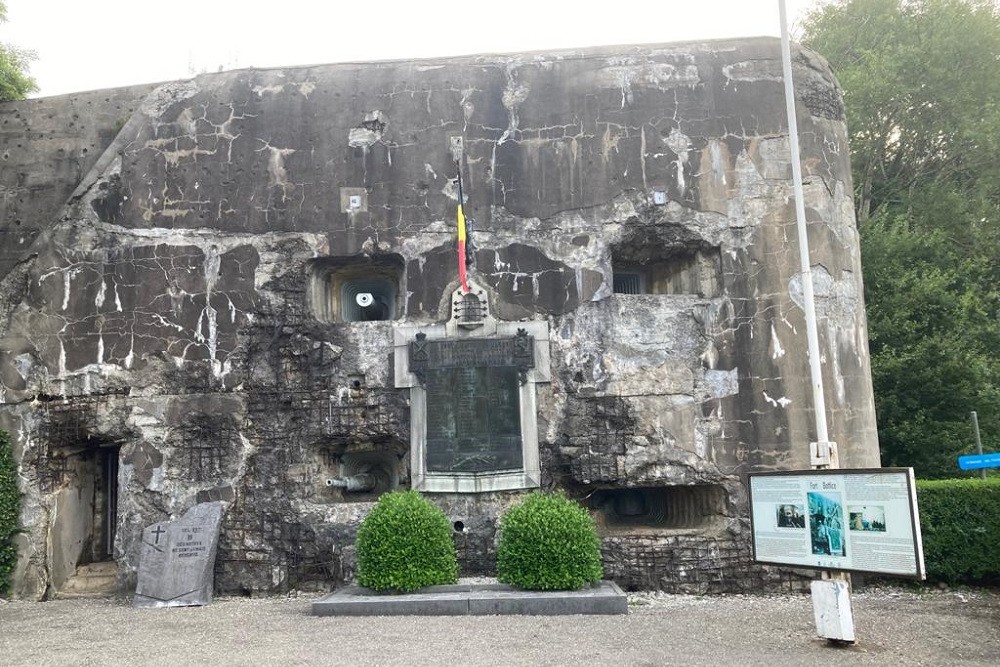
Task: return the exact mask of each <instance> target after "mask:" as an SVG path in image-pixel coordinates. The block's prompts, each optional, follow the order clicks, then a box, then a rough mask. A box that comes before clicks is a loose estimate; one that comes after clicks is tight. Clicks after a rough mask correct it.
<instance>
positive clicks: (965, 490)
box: [917, 477, 1000, 584]
mask: <svg viewBox="0 0 1000 667" xmlns="http://www.w3.org/2000/svg"><path fill="white" fill-rule="evenodd" d="M917 502H918V505H919V507H920V532H921V533H922V535H923V538H924V562H925V564H926V565H927V575H928V577H930V578H931V579H935V580H940V581H947V582H951V583H968V584H983V583H997V582H1000V478H996V477H993V478H988V479H941V480H919V481H917Z"/></svg>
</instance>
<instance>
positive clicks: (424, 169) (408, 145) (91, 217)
mask: <svg viewBox="0 0 1000 667" xmlns="http://www.w3.org/2000/svg"><path fill="white" fill-rule="evenodd" d="M793 69H794V75H795V78H796V86H797V97H798V99H797V109H798V123H799V127H800V133H801V141H802V150H803V165H804V170H805V175H806V183H805V197H806V210H807V215H808V218H809V227H810V235H811V239H810V241H811V244H812V261H813V269H814V276H815V280H816V292H817V298H818V304H817V311H818V315H819V318H820V344H821V350H822V355H823V372H824V383H825V387H826V391H827V396H828V402H829V419H830V430H831V437H832V438H833V439H835V440H836V441H837V442H838V443H839V444H840V446H841V456H842V460H843V462H844V463H845V464H846V465H848V466H852V467H869V466H877V465H878V462H879V459H878V445H877V440H876V431H875V415H874V406H873V400H872V390H871V380H870V373H869V362H868V356H867V333H866V324H865V316H864V309H863V302H862V288H861V271H860V259H859V251H858V237H857V233H856V230H855V226H854V216H853V208H852V200H851V182H850V169H849V157H848V150H847V143H846V130H845V122H844V115H843V105H842V102H841V98H840V93H839V90H838V87H837V85H836V82H835V80H834V79H833V77H832V75H831V73H830V71H829V69H828V67H827V66H826V64H825V63H824V62H823V61H822V59H820V58H819V57H817V56H816V55H815V54H812V53H810V52H808V51H805V50H796V51H795V54H794V67H793ZM0 134H2V135H3V137H4V149H3V151H4V152H3V155H2V160H0V192H2V193H3V197H2V198H0V238H2V239H3V243H2V245H0V428H3V429H5V430H7V431H9V432H10V433H11V434H12V436H13V439H14V442H15V456H16V458H17V459H18V461H19V466H20V479H21V483H22V485H23V491H24V494H25V496H24V509H23V524H24V527H25V532H24V534H22V535H20V536H19V540H20V561H19V566H18V569H17V572H16V575H15V585H16V591H15V593H16V594H18V595H21V596H26V597H31V596H43V595H46V594H57V593H59V592H60V591H61V590H64V589H66V588H67V587H68V586H70V584H71V582H72V580H73V578H74V576H76V575H77V574H78V572H79V570H80V568H81V567H84V566H86V565H87V564H90V563H100V562H107V561H114V562H115V563H116V564H117V568H116V572H117V574H116V577H117V582H116V583H117V587H118V588H119V590H122V591H129V590H133V589H134V585H135V576H136V575H135V572H136V565H137V562H136V561H137V558H138V553H139V543H140V540H141V535H142V529H143V527H144V526H145V525H148V524H150V523H153V522H156V521H161V520H164V519H168V518H171V517H177V516H180V515H181V514H183V513H184V511H186V510H187V509H189V508H190V507H191V506H192V505H193V504H195V503H197V502H200V501H207V500H225V501H228V503H229V507H228V510H227V512H226V515H225V518H224V520H223V527H222V532H221V537H220V544H219V553H218V560H217V572H216V586H217V588H218V589H219V590H221V591H228V592H241V591H273V590H285V589H288V588H293V587H307V586H310V585H316V584H319V585H325V584H329V583H331V582H337V581H342V580H344V579H346V578H349V577H350V576H351V574H352V568H353V563H354V559H353V547H352V543H353V536H354V533H355V531H356V528H357V525H358V523H359V521H360V520H361V518H363V516H364V515H365V513H366V512H367V510H368V508H369V507H370V506H371V503H372V502H373V501H374V500H375V498H377V496H378V494H379V493H381V492H383V491H385V490H388V489H393V488H409V487H411V486H412V487H414V488H420V489H422V490H424V491H426V492H427V493H430V494H432V498H433V499H434V500H435V502H438V503H439V504H440V505H441V506H442V507H443V508H444V509H445V511H446V513H447V514H448V515H449V516H450V517H451V518H452V519H453V521H454V526H455V540H456V544H457V546H458V550H459V555H460V559H461V562H462V566H463V568H464V569H465V571H467V572H472V573H488V572H490V571H492V568H493V566H494V560H493V557H494V556H493V552H494V543H495V537H496V530H497V524H498V518H499V516H500V515H501V514H502V511H503V510H504V509H505V508H506V507H507V506H509V505H510V504H511V503H512V502H514V500H516V498H517V497H518V496H519V495H520V494H521V493H522V492H523V490H524V489H530V488H534V487H541V488H543V489H562V490H564V491H566V492H567V493H568V494H570V495H571V496H573V497H575V498H578V499H580V500H581V502H583V503H585V504H586V505H587V506H588V507H589V508H590V509H591V510H592V512H593V513H594V515H595V517H596V519H597V521H598V524H599V527H600V530H601V535H602V540H603V555H604V560H605V570H606V574H607V575H608V576H609V577H610V578H613V579H615V580H617V581H618V582H619V583H621V584H623V585H624V586H626V587H630V588H638V587H648V588H660V589H665V590H674V591H699V592H701V591H723V590H743V589H747V588H750V587H757V586H761V585H767V584H773V583H778V582H781V581H782V579H783V578H784V577H785V576H786V575H784V574H782V573H781V572H778V571H774V570H768V569H766V568H762V567H758V566H755V565H754V564H753V563H752V562H751V560H750V549H749V539H748V537H749V535H748V532H749V529H748V522H747V520H746V519H745V517H746V516H747V511H746V492H745V488H744V485H743V482H742V481H741V475H742V474H744V473H746V472H748V471H752V470H770V469H780V468H793V467H807V466H808V448H807V443H808V442H809V441H810V440H811V439H815V438H814V433H813V431H812V428H811V424H812V423H813V420H812V408H811V400H810V393H809V369H808V359H807V356H806V341H805V325H804V321H803V316H802V310H801V308H800V300H801V296H800V295H801V289H800V282H799V280H800V275H799V269H798V255H797V245H796V243H797V238H796V230H795V224H794V208H793V202H792V195H791V180H790V162H789V156H788V136H787V123H786V121H785V116H784V100H783V93H782V82H781V62H780V54H779V48H778V42H777V40H774V39H768V38H759V39H747V40H738V41H721V42H709V43H685V44H669V45H659V46H641V47H640V46H636V47H617V48H614V49H589V50H581V51H564V52H553V53H535V54H525V55H512V56H477V57H466V58H457V59H442V60H429V61H417V62H385V63H370V64H343V65H325V66H315V67H301V68H287V69H271V70H243V71H234V72H226V73H220V74H211V75H204V76H200V77H197V78H195V79H193V80H190V81H183V82H173V83H167V84H164V85H158V86H152V85H150V86H136V87H130V88H123V89H115V90H105V91H95V92H89V93H80V94H74V95H68V96H62V97H54V98H43V99H37V100H27V101H23V102H17V103H8V104H4V105H0ZM456 157H457V158H458V162H457V163H456V160H455V158H456ZM459 168H460V169H461V170H462V184H463V193H464V205H465V210H466V214H467V215H469V216H470V217H471V218H473V219H474V223H473V225H472V231H471V233H470V237H471V239H472V243H473V245H472V246H470V248H469V258H470V264H469V276H470V280H471V292H470V293H469V295H466V294H464V293H463V291H462V290H461V289H460V288H459V282H458V266H457V261H456V258H455V257H456V253H455V245H456V240H455V209H456V204H457V202H458V190H457V187H456V186H457V184H456V177H457V175H458V169H459ZM366 295H367V296H366ZM369 300H370V301H369ZM363 302H365V303H363ZM421 355H425V356H421Z"/></svg>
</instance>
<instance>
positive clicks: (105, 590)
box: [55, 561, 118, 598]
mask: <svg viewBox="0 0 1000 667" xmlns="http://www.w3.org/2000/svg"><path fill="white" fill-rule="evenodd" d="M117 575H118V564H117V563H115V562H114V561H111V562H106V563H88V564H86V565H80V566H78V567H77V568H76V573H75V574H74V575H73V576H72V577H70V578H69V579H67V580H66V583H65V584H63V587H62V589H60V590H59V592H58V593H56V595H55V597H57V598H81V597H105V596H108V595H114V593H115V590H116V589H115V580H116V578H117Z"/></svg>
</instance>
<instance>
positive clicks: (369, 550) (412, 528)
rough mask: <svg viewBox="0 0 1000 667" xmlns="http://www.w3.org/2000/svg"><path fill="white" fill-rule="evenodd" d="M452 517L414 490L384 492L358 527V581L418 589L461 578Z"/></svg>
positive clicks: (384, 587) (377, 587) (373, 585)
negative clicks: (453, 535)
mask: <svg viewBox="0 0 1000 667" xmlns="http://www.w3.org/2000/svg"><path fill="white" fill-rule="evenodd" d="M451 530H452V528H451V522H449V521H448V517H446V516H445V515H444V512H442V511H441V509H440V508H439V507H437V506H436V505H435V504H433V503H432V502H430V501H429V500H427V499H426V498H424V497H423V496H421V495H420V494H419V493H417V492H416V491H395V492H392V493H386V494H384V495H383V496H382V497H381V498H380V499H379V501H378V503H377V504H376V505H375V507H373V508H372V511H371V512H369V514H368V516H367V517H365V520H364V521H362V522H361V526H360V527H359V528H358V539H357V543H356V548H357V551H358V583H359V584H361V585H362V586H365V587H367V588H371V589H374V590H376V591H385V590H396V591H414V590H416V589H418V588H423V587H424V586H433V585H436V584H453V583H455V582H456V581H458V560H457V559H456V557H455V543H454V542H453V541H452V539H451Z"/></svg>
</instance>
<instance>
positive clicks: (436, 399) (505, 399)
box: [425, 366, 523, 473]
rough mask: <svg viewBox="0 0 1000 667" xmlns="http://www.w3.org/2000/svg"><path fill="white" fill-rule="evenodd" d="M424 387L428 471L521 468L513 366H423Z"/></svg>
mask: <svg viewBox="0 0 1000 667" xmlns="http://www.w3.org/2000/svg"><path fill="white" fill-rule="evenodd" d="M425 388H426V391H427V471H428V472H472V473H475V472H487V471H498V470H518V469H520V468H521V467H522V465H523V460H522V448H521V417H520V403H519V388H518V371H517V368H515V367H514V366H498V367H490V366H486V367H478V366H467V367H465V368H438V369H428V370H427V371H426V384H425Z"/></svg>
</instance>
